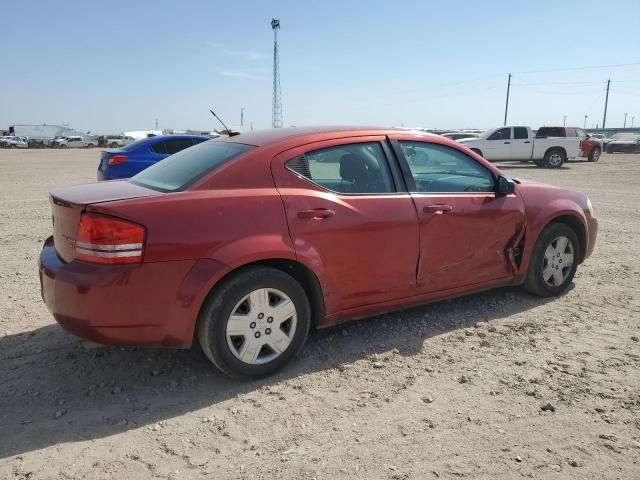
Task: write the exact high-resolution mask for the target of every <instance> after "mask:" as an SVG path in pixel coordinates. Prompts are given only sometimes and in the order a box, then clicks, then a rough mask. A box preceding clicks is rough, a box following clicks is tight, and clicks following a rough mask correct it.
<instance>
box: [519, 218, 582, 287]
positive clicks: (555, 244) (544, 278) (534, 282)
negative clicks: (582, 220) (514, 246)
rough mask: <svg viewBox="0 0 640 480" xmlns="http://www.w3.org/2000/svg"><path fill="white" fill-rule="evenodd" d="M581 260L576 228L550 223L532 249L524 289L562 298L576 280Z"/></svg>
mask: <svg viewBox="0 0 640 480" xmlns="http://www.w3.org/2000/svg"><path fill="white" fill-rule="evenodd" d="M579 258H580V243H579V242H578V237H577V235H576V233H575V232H574V231H573V229H571V227H569V226H567V225H565V224H563V223H552V224H550V225H549V226H547V227H546V228H545V229H544V230H543V231H542V233H541V234H540V237H539V238H538V241H537V242H536V245H535V247H534V249H533V255H532V256H531V261H530V263H529V270H528V271H527V278H526V280H525V283H524V289H525V290H527V291H528V292H530V293H533V294H534V295H539V296H541V297H551V296H556V295H560V294H561V293H563V292H564V291H565V290H566V289H567V287H568V286H569V284H570V283H571V281H572V280H573V276H574V275H575V274H576V269H577V268H578V260H579Z"/></svg>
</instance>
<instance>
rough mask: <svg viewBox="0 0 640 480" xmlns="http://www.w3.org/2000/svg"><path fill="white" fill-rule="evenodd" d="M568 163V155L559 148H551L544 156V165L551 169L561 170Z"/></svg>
mask: <svg viewBox="0 0 640 480" xmlns="http://www.w3.org/2000/svg"><path fill="white" fill-rule="evenodd" d="M566 161H567V154H566V153H564V151H563V150H561V149H559V148H551V149H549V150H548V151H547V152H546V153H545V154H544V165H545V166H546V167H549V168H560V167H561V166H562V165H563V164H564V162H566Z"/></svg>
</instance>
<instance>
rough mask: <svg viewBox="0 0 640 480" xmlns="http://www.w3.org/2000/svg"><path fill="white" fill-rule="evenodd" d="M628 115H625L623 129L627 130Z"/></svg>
mask: <svg viewBox="0 0 640 480" xmlns="http://www.w3.org/2000/svg"><path fill="white" fill-rule="evenodd" d="M627 115H629V114H628V113H627V112H625V113H624V125H623V126H622V128H627Z"/></svg>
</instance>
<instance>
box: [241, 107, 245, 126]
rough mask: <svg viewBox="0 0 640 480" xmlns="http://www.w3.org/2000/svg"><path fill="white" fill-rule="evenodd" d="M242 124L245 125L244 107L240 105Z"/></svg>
mask: <svg viewBox="0 0 640 480" xmlns="http://www.w3.org/2000/svg"><path fill="white" fill-rule="evenodd" d="M240 126H241V127H242V126H244V107H240Z"/></svg>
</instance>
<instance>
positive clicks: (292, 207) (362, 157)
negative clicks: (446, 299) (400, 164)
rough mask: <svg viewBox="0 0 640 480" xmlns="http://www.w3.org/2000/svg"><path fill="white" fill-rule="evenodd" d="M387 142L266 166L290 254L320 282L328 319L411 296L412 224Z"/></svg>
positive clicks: (338, 147)
mask: <svg viewBox="0 0 640 480" xmlns="http://www.w3.org/2000/svg"><path fill="white" fill-rule="evenodd" d="M385 140H386V138H385V137H381V136H372V137H357V138H353V139H351V138H349V139H344V138H343V139H337V140H330V141H323V142H319V143H314V144H309V145H305V146H301V147H297V148H293V149H291V150H287V151H285V152H282V153H280V154H279V155H277V156H276V157H274V158H273V161H272V163H271V169H272V172H273V176H274V180H275V182H276V186H277V188H278V191H279V192H280V195H281V196H282V200H283V203H284V207H285V212H286V216H287V221H288V224H289V233H290V236H291V240H292V242H293V245H294V247H295V251H296V255H297V256H298V258H300V259H301V260H302V261H303V262H304V263H305V264H307V265H309V266H310V267H311V268H312V270H313V271H314V272H316V274H317V275H318V277H319V279H320V283H321V285H322V289H323V295H324V298H325V308H326V314H327V315H331V314H334V313H337V312H339V311H344V310H348V309H350V308H356V307H359V306H363V305H368V304H375V303H381V302H385V301H388V300H393V299H398V298H404V297H408V296H411V295H414V294H415V293H416V275H415V273H416V265H417V262H418V255H419V238H418V237H419V231H418V217H417V214H416V210H415V206H414V203H413V200H412V199H411V196H410V195H409V194H408V192H407V191H406V189H404V188H403V186H402V185H403V182H402V179H401V175H400V173H399V171H398V169H397V165H396V164H395V163H393V162H390V149H389V147H388V145H387V144H386V143H385Z"/></svg>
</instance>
